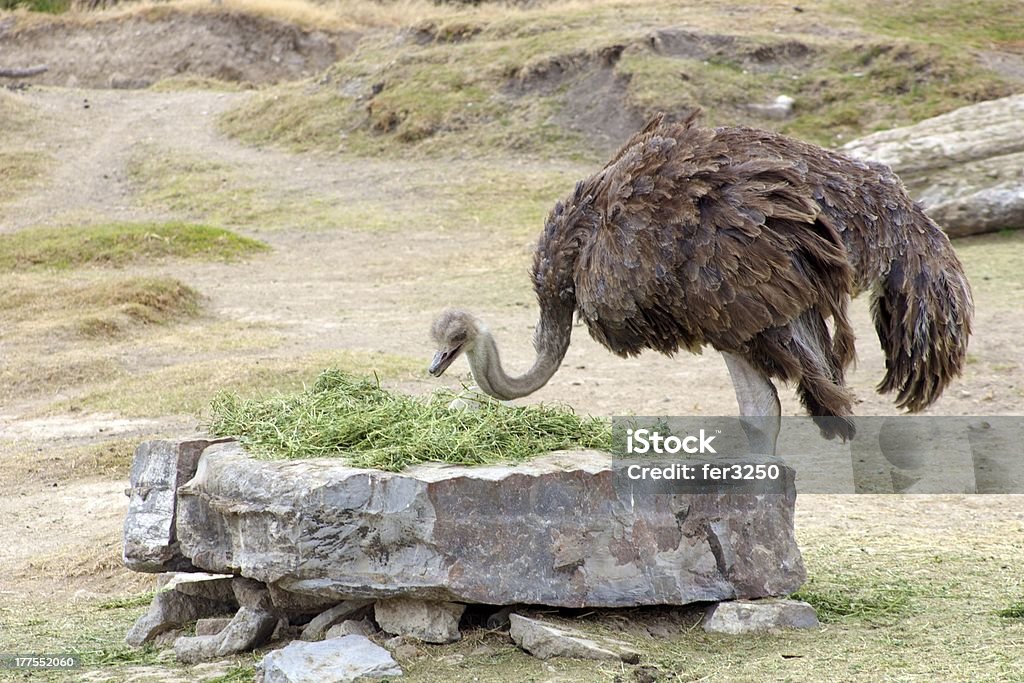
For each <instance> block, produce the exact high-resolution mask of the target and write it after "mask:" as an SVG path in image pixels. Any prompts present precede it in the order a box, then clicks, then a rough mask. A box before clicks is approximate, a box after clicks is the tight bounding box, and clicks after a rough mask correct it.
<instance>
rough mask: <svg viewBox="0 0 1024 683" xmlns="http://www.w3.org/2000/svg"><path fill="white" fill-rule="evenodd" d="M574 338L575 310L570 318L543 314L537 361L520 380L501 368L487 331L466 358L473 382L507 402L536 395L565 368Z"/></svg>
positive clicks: (484, 390)
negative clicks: (571, 337) (565, 359)
mask: <svg viewBox="0 0 1024 683" xmlns="http://www.w3.org/2000/svg"><path fill="white" fill-rule="evenodd" d="M571 334H572V309H569V311H568V314H566V313H565V312H564V311H563V312H561V313H558V314H542V315H541V319H540V323H539V324H538V325H537V332H536V334H535V335H534V346H535V347H536V349H537V359H536V360H535V361H534V362H533V367H531V368H530V369H529V370H528V371H527V372H526V373H525V374H523V375H521V376H519V377H509V376H508V374H506V373H505V370H504V369H503V368H502V367H501V357H500V355H499V354H498V346H497V344H495V343H494V337H492V336H491V333H490V332H489V331H488V330H486V329H483V330H481V331H480V334H479V336H478V337H477V339H476V343H475V344H474V346H473V349H472V350H471V351H468V352H467V354H466V355H467V356H468V360H469V367H470V369H471V370H472V371H473V379H475V380H476V383H477V384H478V385H479V386H480V389H481V390H482V391H483V392H484V393H485V394H488V395H490V396H493V397H494V398H497V399H500V400H503V401H508V400H511V399H513V398H519V397H520V396H527V395H529V394H532V393H533V392H535V391H537V390H538V389H540V388H541V387H542V386H544V385H545V384H547V383H548V380H549V379H551V376H552V375H554V374H555V371H557V370H558V366H559V365H561V364H562V359H563V358H565V352H566V351H567V350H568V349H569V338H570V336H571Z"/></svg>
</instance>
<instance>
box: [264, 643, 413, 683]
mask: <svg viewBox="0 0 1024 683" xmlns="http://www.w3.org/2000/svg"><path fill="white" fill-rule="evenodd" d="M401 675H402V669H401V667H399V666H398V662H396V661H395V660H394V659H393V658H392V657H391V654H390V653H389V652H388V651H387V650H385V649H384V648H382V647H380V646H379V645H374V644H373V643H372V642H370V640H369V639H368V638H366V637H364V636H359V635H351V636H345V637H344V638H331V639H330V640H322V641H319V642H316V643H309V642H304V641H300V640H296V641H294V642H292V643H290V644H289V645H286V646H285V647H283V648H281V649H280V650H274V651H273V652H270V653H268V654H267V656H266V657H264V658H263V662H262V663H261V664H260V666H259V670H258V672H257V674H256V680H262V681H263V683H322V682H323V681H333V682H335V683H347V682H348V681H356V680H363V679H365V678H388V677H392V676H401Z"/></svg>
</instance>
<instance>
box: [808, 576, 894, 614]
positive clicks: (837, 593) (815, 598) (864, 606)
mask: <svg viewBox="0 0 1024 683" xmlns="http://www.w3.org/2000/svg"><path fill="white" fill-rule="evenodd" d="M913 595H914V591H913V587H912V586H911V585H910V584H909V583H906V582H902V581H894V582H889V583H865V582H863V581H857V580H851V581H849V582H847V581H844V582H842V583H832V582H828V583H825V582H822V581H815V580H814V579H813V578H812V579H811V580H810V581H809V582H808V583H807V585H806V586H804V587H803V588H801V589H800V591H798V592H797V593H794V594H793V596H792V597H793V598H795V599H797V600H804V601H805V602H808V603H810V604H811V606H812V607H814V609H815V611H817V613H818V619H819V620H821V621H822V622H837V621H842V620H844V619H859V620H865V621H879V620H889V619H895V618H897V617H900V616H902V615H903V614H905V613H906V612H907V610H908V609H910V599H911V597H913Z"/></svg>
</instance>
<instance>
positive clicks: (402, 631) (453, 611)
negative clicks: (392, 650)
mask: <svg viewBox="0 0 1024 683" xmlns="http://www.w3.org/2000/svg"><path fill="white" fill-rule="evenodd" d="M465 610H466V606H465V605H460V604H457V603H453V602H428V601H426V600H417V599H414V598H391V599H389V600H380V601H378V602H377V603H376V604H375V605H374V616H375V617H376V620H377V623H378V624H380V627H381V629H382V630H384V631H387V632H388V633H394V634H397V635H402V636H412V637H413V638H418V639H419V640H422V641H424V642H427V643H454V642H455V641H457V640H459V639H460V638H461V637H462V634H461V633H460V632H459V619H461V618H462V613H463V612H464V611H465Z"/></svg>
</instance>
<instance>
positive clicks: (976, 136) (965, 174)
mask: <svg viewBox="0 0 1024 683" xmlns="http://www.w3.org/2000/svg"><path fill="white" fill-rule="evenodd" d="M842 151H843V152H845V153H846V154H849V155H851V156H855V157H858V158H861V159H868V160H871V161H878V162H881V163H884V164H887V165H889V166H891V167H892V169H893V170H894V171H896V172H897V173H898V174H899V175H900V177H901V178H902V179H903V182H904V183H905V184H906V186H907V189H908V190H909V191H910V194H911V196H912V197H913V198H914V199H916V200H918V201H920V202H921V205H922V206H923V207H924V209H925V211H927V212H928V215H929V216H931V217H932V218H933V219H935V221H936V222H937V223H938V224H939V225H941V226H942V227H943V229H945V231H946V232H947V233H948V234H949V235H950V236H953V237H961V236H964V235H973V234H976V233H983V232H992V231H995V230H1003V229H1020V228H1024V94H1021V95H1013V96H1011V97H1004V98H1001V99H998V100H991V101H989V102H982V103H980V104H974V105H971V106H968V107H962V108H960V109H956V110H954V111H951V112H949V113H948V114H943V115H941V116H936V117H934V118H931V119H926V120H924V121H921V122H919V123H917V124H915V125H913V126H906V127H903V128H894V129H892V130H886V131H882V132H879V133H873V134H871V135H868V136H866V137H863V138H860V139H858V140H854V141H852V142H850V143H848V144H846V145H845V146H844V147H843V148H842Z"/></svg>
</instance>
